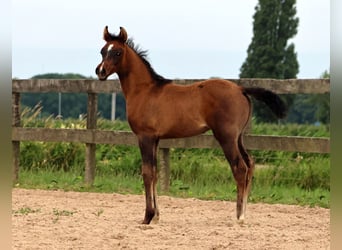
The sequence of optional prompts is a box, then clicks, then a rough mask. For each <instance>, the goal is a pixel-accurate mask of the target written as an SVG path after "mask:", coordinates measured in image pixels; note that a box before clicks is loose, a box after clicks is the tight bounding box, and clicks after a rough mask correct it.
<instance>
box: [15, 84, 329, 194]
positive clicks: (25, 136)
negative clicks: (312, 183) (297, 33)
mask: <svg viewBox="0 0 342 250" xmlns="http://www.w3.org/2000/svg"><path fill="white" fill-rule="evenodd" d="M230 80H232V81H234V82H236V83H237V84H240V85H242V86H250V87H251V86H253V87H255V86H257V87H263V88H267V89H270V90H272V91H274V92H276V93H279V94H294V93H306V94H323V93H329V92H330V80H329V79H290V80H274V79H230ZM194 81H197V80H175V82H176V83H179V84H190V83H192V82H194ZM27 92H30V93H47V92H61V93H84V92H86V93H88V110H87V128H86V129H50V128H22V127H20V112H19V110H20V93H27ZM117 92H121V87H120V83H119V81H118V80H109V81H104V82H103V81H98V80H60V79H39V80H38V79H35V80H33V79H32V80H18V79H14V80H12V148H13V171H14V173H13V180H14V181H17V180H18V173H19V164H20V163H19V156H20V141H44V142H79V143H85V144H86V160H85V182H86V183H87V184H92V183H93V180H94V178H95V164H96V162H95V150H96V144H114V145H131V146H136V145H137V139H136V137H135V135H134V134H133V133H132V132H123V131H105V130H98V129H97V128H96V118H97V117H96V116H97V94H98V93H117ZM244 142H245V145H246V147H247V148H248V149H256V150H275V151H295V152H296V151H297V152H314V153H329V152H330V140H329V138H312V137H298V136H269V135H250V134H246V135H245V136H244ZM217 147H219V145H218V143H217V142H216V140H215V139H214V137H213V136H212V135H208V134H204V135H199V136H194V137H188V138H182V139H165V140H161V141H160V145H159V148H160V149H161V150H160V175H161V178H160V179H161V187H162V188H163V189H164V190H167V189H168V187H169V173H170V170H169V148H217Z"/></svg>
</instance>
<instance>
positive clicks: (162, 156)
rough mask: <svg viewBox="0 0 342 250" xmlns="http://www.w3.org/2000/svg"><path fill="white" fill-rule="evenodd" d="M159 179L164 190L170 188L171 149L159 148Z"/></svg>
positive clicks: (166, 190)
mask: <svg viewBox="0 0 342 250" xmlns="http://www.w3.org/2000/svg"><path fill="white" fill-rule="evenodd" d="M159 179H160V188H161V191H163V192H168V191H169V189H170V149H169V148H160V149H159Z"/></svg>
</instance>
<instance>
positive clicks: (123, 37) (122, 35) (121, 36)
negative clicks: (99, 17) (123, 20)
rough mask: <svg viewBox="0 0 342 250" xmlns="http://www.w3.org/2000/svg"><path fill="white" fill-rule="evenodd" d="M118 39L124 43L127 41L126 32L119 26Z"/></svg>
mask: <svg viewBox="0 0 342 250" xmlns="http://www.w3.org/2000/svg"><path fill="white" fill-rule="evenodd" d="M119 39H120V40H121V41H122V42H124V43H125V42H126V41H127V32H126V30H125V29H124V28H123V27H120V34H119Z"/></svg>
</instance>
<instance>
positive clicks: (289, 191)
mask: <svg viewBox="0 0 342 250" xmlns="http://www.w3.org/2000/svg"><path fill="white" fill-rule="evenodd" d="M36 113H37V112H36ZM36 113H35V114H36ZM37 120H38V121H37ZM23 126H33V127H35V126H45V127H51V128H59V127H64V128H84V126H85V121H77V120H65V121H60V120H58V121H56V120H53V119H51V118H46V119H36V120H34V119H23ZM98 127H99V129H108V130H129V126H128V124H127V122H120V121H115V122H111V121H107V120H103V119H99V121H98ZM252 127H253V131H252V132H253V133H255V134H274V135H294V136H313V137H329V135H330V134H329V133H330V132H329V127H328V126H309V125H296V124H286V125H275V124H253V126H252ZM84 152H85V147H84V145H83V144H80V143H48V142H46V143H45V142H44V143H43V142H22V143H21V154H20V165H21V168H20V173H19V182H18V183H17V184H15V185H16V186H19V187H22V188H30V189H36V188H37V189H48V190H55V189H62V190H74V191H81V192H83V191H89V192H106V193H111V192H117V193H122V194H140V195H141V194H143V193H144V188H143V182H142V178H141V176H140V171H141V170H140V165H141V157H140V153H139V149H138V148H137V147H129V146H112V145H105V144H101V145H97V150H96V178H95V182H94V184H93V185H92V186H86V185H85V184H84V181H83V176H84V169H83V168H84ZM251 154H252V156H253V158H254V159H255V161H256V163H257V165H258V166H260V165H261V166H263V167H257V169H256V171H255V174H254V178H253V186H252V192H251V195H250V198H249V200H250V202H266V203H283V204H299V205H309V206H321V207H327V208H328V207H330V155H329V154H311V153H305V154H304V153H297V152H269V151H252V152H251ZM170 163H171V186H170V191H169V192H168V193H163V194H165V195H172V196H176V197H196V198H200V199H209V200H212V199H218V200H231V201H234V200H235V199H236V186H235V181H234V179H233V177H232V173H231V171H230V168H229V165H228V163H227V162H226V160H225V158H224V155H223V153H222V151H221V150H219V149H171V151H170Z"/></svg>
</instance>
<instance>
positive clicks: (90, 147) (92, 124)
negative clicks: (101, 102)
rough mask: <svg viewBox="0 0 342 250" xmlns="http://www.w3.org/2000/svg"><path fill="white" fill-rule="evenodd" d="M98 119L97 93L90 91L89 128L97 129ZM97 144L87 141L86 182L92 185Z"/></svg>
mask: <svg viewBox="0 0 342 250" xmlns="http://www.w3.org/2000/svg"><path fill="white" fill-rule="evenodd" d="M96 120H97V94H95V93H88V107H87V129H90V130H91V129H96ZM95 155H96V144H95V143H86V159H85V178H84V179H85V183H86V184H87V185H92V184H93V182H94V179H95V166H96V157H95Z"/></svg>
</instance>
